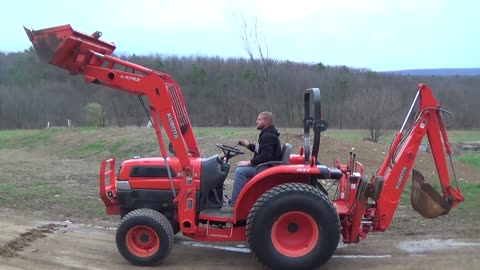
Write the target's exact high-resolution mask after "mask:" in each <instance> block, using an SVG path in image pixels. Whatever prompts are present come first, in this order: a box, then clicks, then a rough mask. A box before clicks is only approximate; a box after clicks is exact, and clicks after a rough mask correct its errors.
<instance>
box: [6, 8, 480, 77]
mask: <svg viewBox="0 0 480 270" xmlns="http://www.w3.org/2000/svg"><path fill="white" fill-rule="evenodd" d="M234 13H236V14H243V15H244V16H245V18H246V19H247V20H248V21H250V22H251V21H252V18H253V17H256V18H257V20H258V22H259V26H260V27H261V30H262V33H263V35H264V37H265V38H266V41H267V44H268V47H269V56H270V57H271V58H274V59H278V60H291V61H295V62H307V63H318V62H322V63H324V64H325V65H346V66H349V67H354V68H369V69H372V70H377V71H386V70H400V69H416V68H480V19H479V17H480V1H475V0H464V1H461V0H451V1H447V0H358V1H354V0H344V1H342V0H311V1H306V0H294V1H293V0H289V1H283V0H271V1H270V0H263V1H260V0H257V1H254V0H246V1H243V0H232V1H230V0H224V1H222V0H202V1H195V0H157V1H155V0H130V1H128V0H77V1H66V0H58V1H57V0H44V1H40V0H34V1H25V0H13V1H3V2H2V6H1V16H0V27H1V37H0V39H1V40H0V51H2V52H16V51H23V50H24V49H26V48H28V47H29V46H30V45H31V43H30V42H29V40H28V38H27V36H26V35H25V32H24V31H23V28H22V26H23V25H25V26H26V27H27V28H31V29H34V30H38V29H42V28H47V27H52V26H57V25H62V24H71V25H72V27H73V28H74V29H76V30H79V31H81V32H86V33H93V32H95V31H97V30H98V31H101V32H103V36H102V39H103V40H106V41H111V42H114V43H115V45H116V46H117V49H116V51H117V53H128V54H131V53H135V54H144V55H147V54H151V53H155V54H156V53H158V54H161V55H179V56H180V55H203V56H220V57H224V58H227V57H247V55H246V53H245V51H244V50H243V48H242V43H241V41H240V38H239V36H238V34H237V33H236V31H235V27H234V26H233V23H232V21H233V15H232V14H234Z"/></svg>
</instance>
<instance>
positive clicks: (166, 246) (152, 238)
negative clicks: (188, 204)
mask: <svg viewBox="0 0 480 270" xmlns="http://www.w3.org/2000/svg"><path fill="white" fill-rule="evenodd" d="M173 240H174V235H173V229H172V225H171V224H170V222H169V221H168V219H167V218H166V217H165V216H164V215H162V214H161V213H159V212H157V211H155V210H152V209H146V208H142V209H137V210H133V211H131V212H130V213H128V214H126V215H125V216H124V217H123V218H122V219H121V220H120V224H119V226H118V229H117V233H116V236H115V241H116V243H117V248H118V251H119V252H120V254H122V256H123V257H124V258H125V259H126V260H127V261H129V262H130V263H132V264H134V265H142V266H146V265H154V264H157V263H159V262H161V261H162V260H163V259H164V258H166V257H167V256H168V255H169V254H170V251H171V250H172V247H173Z"/></svg>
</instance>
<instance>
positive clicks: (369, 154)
mask: <svg viewBox="0 0 480 270" xmlns="http://www.w3.org/2000/svg"><path fill="white" fill-rule="evenodd" d="M122 132H124V131H122ZM297 137H299V138H300V137H301V136H298V135H296V134H289V135H288V136H284V138H285V139H284V140H288V141H289V142H291V143H292V144H293V145H294V150H295V149H298V145H299V144H300V143H301V140H300V139H299V138H297ZM71 139H72V138H69V140H71ZM221 139H222V138H218V137H216V138H205V139H199V143H200V145H214V144H213V141H212V140H215V142H217V141H216V140H220V142H221ZM252 139H253V138H252ZM352 147H354V148H355V152H357V159H358V160H359V161H361V162H363V163H364V165H365V167H366V172H367V174H369V175H371V174H372V173H373V172H374V170H376V168H378V166H379V164H380V162H381V161H382V159H383V157H384V155H385V153H386V151H387V150H388V145H380V144H373V143H371V142H367V141H364V142H345V141H338V140H334V139H332V138H329V137H323V138H322V148H321V149H322V150H321V153H320V155H321V157H323V158H322V163H324V164H327V165H328V164H330V163H331V162H330V161H328V160H332V159H333V157H340V158H342V160H345V159H346V158H347V157H348V152H349V151H350V150H351V149H352ZM0 151H1V155H0V170H1V177H2V179H9V181H15V183H23V184H25V185H28V184H29V183H34V182H35V181H36V180H38V179H42V180H43V181H44V182H45V184H46V185H47V186H48V185H51V186H52V187H55V188H57V190H58V192H57V193H55V192H53V193H49V192H47V191H43V190H39V191H38V192H39V194H46V196H51V197H52V198H53V199H51V200H43V199H39V198H35V196H31V197H28V198H27V200H28V202H25V201H22V198H5V196H6V194H7V193H5V192H2V191H1V190H0V198H1V199H2V200H1V202H2V207H1V209H0V269H119V270H121V269H137V267H134V266H132V265H130V264H129V263H128V262H127V261H125V260H124V259H123V258H122V257H121V255H120V254H119V253H118V251H117V249H116V245H115V241H114V234H115V227H116V225H117V221H118V218H117V217H112V216H106V215H105V214H104V213H102V211H100V212H99V211H98V210H97V208H98V207H99V206H100V207H101V201H100V200H99V199H98V180H97V178H98V169H99V162H100V160H99V159H98V157H83V158H75V159H72V158H66V157H64V156H62V155H60V154H54V153H55V152H56V151H58V149H56V148H55V146H50V147H46V148H43V149H42V148H39V149H34V150H28V149H16V150H14V149H10V150H7V149H1V150H0ZM202 151H203V152H204V153H205V155H210V154H213V153H215V152H217V150H216V149H215V148H214V147H213V148H210V147H207V146H204V149H202ZM105 158H108V157H105ZM238 159H240V158H238ZM234 162H235V160H234ZM415 167H416V168H419V169H420V170H421V171H422V172H423V173H424V175H425V176H426V178H427V180H434V179H435V167H434V165H433V162H432V161H431V160H430V158H429V154H428V153H419V156H418V159H417V162H416V166H415ZM457 174H458V177H459V179H460V181H465V182H473V183H479V178H478V175H479V170H478V169H474V168H471V167H468V166H465V165H462V164H457ZM230 184H231V181H230V180H228V181H227V193H228V191H229V185H230ZM42 192H43V193H42ZM9 194H10V193H9ZM20 195H21V196H27V195H28V194H27V195H24V194H20ZM20 195H19V196H20ZM2 196H3V198H2ZM62 196H68V198H65V200H62V199H63V197H62ZM55 198H56V199H55ZM77 201H78V202H80V203H76V204H75V202H77ZM78 204H79V205H78ZM85 208H88V209H85ZM478 210H480V206H479V208H474V209H470V210H467V211H459V210H457V209H453V210H452V211H451V213H450V214H449V215H447V216H442V217H440V218H438V219H435V220H425V219H423V218H421V217H420V216H419V215H418V214H417V213H416V212H414V211H413V210H412V209H411V207H410V206H409V205H408V204H406V203H402V204H401V205H400V207H399V208H398V210H397V212H396V215H395V218H394V220H393V222H392V225H391V227H390V228H389V230H388V231H386V232H383V233H376V234H369V235H368V237H367V239H365V240H362V241H361V242H360V243H359V244H355V245H349V246H345V245H341V244H340V245H339V248H338V249H337V252H336V253H335V255H334V257H333V258H332V259H331V260H330V261H329V262H328V263H327V264H326V265H324V266H323V267H322V269H478V265H480V257H479V256H478V255H479V254H480V226H479V225H480V223H479V213H478ZM138 269H140V268H138ZM142 269H145V268H142ZM153 269H261V267H260V265H259V264H258V263H257V262H256V261H255V260H254V258H253V256H251V254H249V251H248V249H247V248H246V245H245V243H230V244H228V245H225V244H219V243H208V244H205V243H195V242H192V241H191V240H189V239H187V238H185V237H183V236H181V235H180V236H177V237H176V239H175V246H174V248H173V250H172V253H171V254H170V256H169V257H168V258H167V259H166V261H164V263H162V264H161V265H159V266H156V267H153Z"/></svg>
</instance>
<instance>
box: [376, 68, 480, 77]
mask: <svg viewBox="0 0 480 270" xmlns="http://www.w3.org/2000/svg"><path fill="white" fill-rule="evenodd" d="M383 73H393V74H399V75H411V76H480V68H436V69H405V70H394V71H384V72H383Z"/></svg>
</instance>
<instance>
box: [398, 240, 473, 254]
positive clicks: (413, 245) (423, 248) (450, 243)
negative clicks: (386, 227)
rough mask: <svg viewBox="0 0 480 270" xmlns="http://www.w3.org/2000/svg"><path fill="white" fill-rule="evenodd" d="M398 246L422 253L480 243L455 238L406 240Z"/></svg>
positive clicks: (408, 250)
mask: <svg viewBox="0 0 480 270" xmlns="http://www.w3.org/2000/svg"><path fill="white" fill-rule="evenodd" d="M397 247H398V248H400V249H402V250H405V251H407V252H409V253H421V252H428V251H433V250H442V249H456V248H462V247H480V243H471V242H460V241H456V240H453V239H448V240H443V239H428V240H421V241H404V242H400V243H399V244H397Z"/></svg>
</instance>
